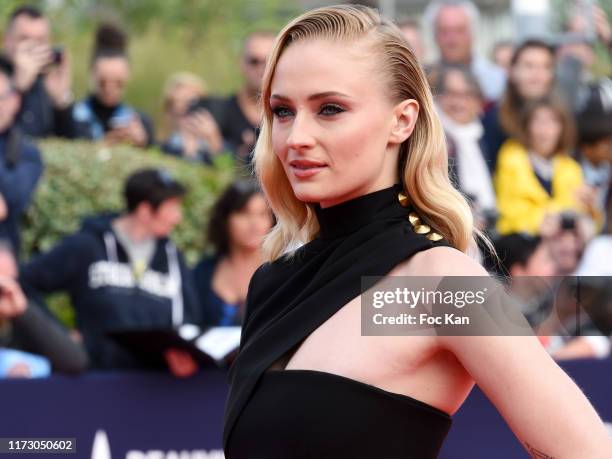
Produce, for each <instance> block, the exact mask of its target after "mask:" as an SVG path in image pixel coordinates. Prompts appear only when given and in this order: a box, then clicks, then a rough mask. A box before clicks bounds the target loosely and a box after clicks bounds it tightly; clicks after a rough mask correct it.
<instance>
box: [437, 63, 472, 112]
mask: <svg viewBox="0 0 612 459" xmlns="http://www.w3.org/2000/svg"><path fill="white" fill-rule="evenodd" d="M445 80H446V81H445V82H444V92H443V93H442V94H440V96H439V97H438V100H439V104H440V108H442V110H443V111H444V113H446V114H447V115H448V116H449V118H451V119H452V120H453V121H455V122H456V123H459V124H468V123H471V122H472V121H474V120H475V119H477V118H478V115H479V114H480V111H481V107H482V102H481V100H480V97H479V96H478V93H477V92H476V91H475V90H474V88H472V87H471V86H470V84H469V83H468V82H467V81H466V79H465V77H464V76H463V74H462V73H461V72H458V71H451V72H449V73H448V75H447V76H446V77H445Z"/></svg>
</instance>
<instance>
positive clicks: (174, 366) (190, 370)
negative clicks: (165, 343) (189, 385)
mask: <svg viewBox="0 0 612 459" xmlns="http://www.w3.org/2000/svg"><path fill="white" fill-rule="evenodd" d="M164 358H165V359H166V363H167V364H168V368H169V369H170V372H171V373H172V374H173V375H174V376H176V377H177V378H188V377H189V376H192V375H193V374H194V373H195V372H197V371H198V363H197V362H196V361H195V360H194V359H193V357H191V354H189V352H187V351H184V350H182V349H177V348H170V349H168V350H167V351H166V352H164Z"/></svg>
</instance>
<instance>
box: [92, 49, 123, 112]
mask: <svg viewBox="0 0 612 459" xmlns="http://www.w3.org/2000/svg"><path fill="white" fill-rule="evenodd" d="M92 76H93V83H94V92H95V94H96V97H97V98H98V100H99V101H100V102H102V103H103V104H104V105H106V106H108V107H114V106H115V105H119V104H120V103H121V101H122V100H123V93H124V91H125V87H126V86H127V83H128V81H129V79H130V67H129V64H128V61H127V59H125V58H124V57H102V58H99V59H97V60H96V62H95V63H94V66H93V69H92Z"/></svg>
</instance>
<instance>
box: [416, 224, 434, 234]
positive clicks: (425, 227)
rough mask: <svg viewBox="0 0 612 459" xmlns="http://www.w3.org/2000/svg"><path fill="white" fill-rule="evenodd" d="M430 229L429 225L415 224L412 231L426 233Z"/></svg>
mask: <svg viewBox="0 0 612 459" xmlns="http://www.w3.org/2000/svg"><path fill="white" fill-rule="evenodd" d="M430 231H431V228H430V227H429V225H416V226H415V227H414V232H415V233H417V234H427V233H429V232H430Z"/></svg>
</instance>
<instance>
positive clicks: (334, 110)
mask: <svg viewBox="0 0 612 459" xmlns="http://www.w3.org/2000/svg"><path fill="white" fill-rule="evenodd" d="M344 111H345V110H344V109H343V108H342V107H340V106H338V105H335V104H326V105H323V107H321V111H320V112H319V114H321V115H324V116H332V115H337V114H338V113H342V112H344Z"/></svg>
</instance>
